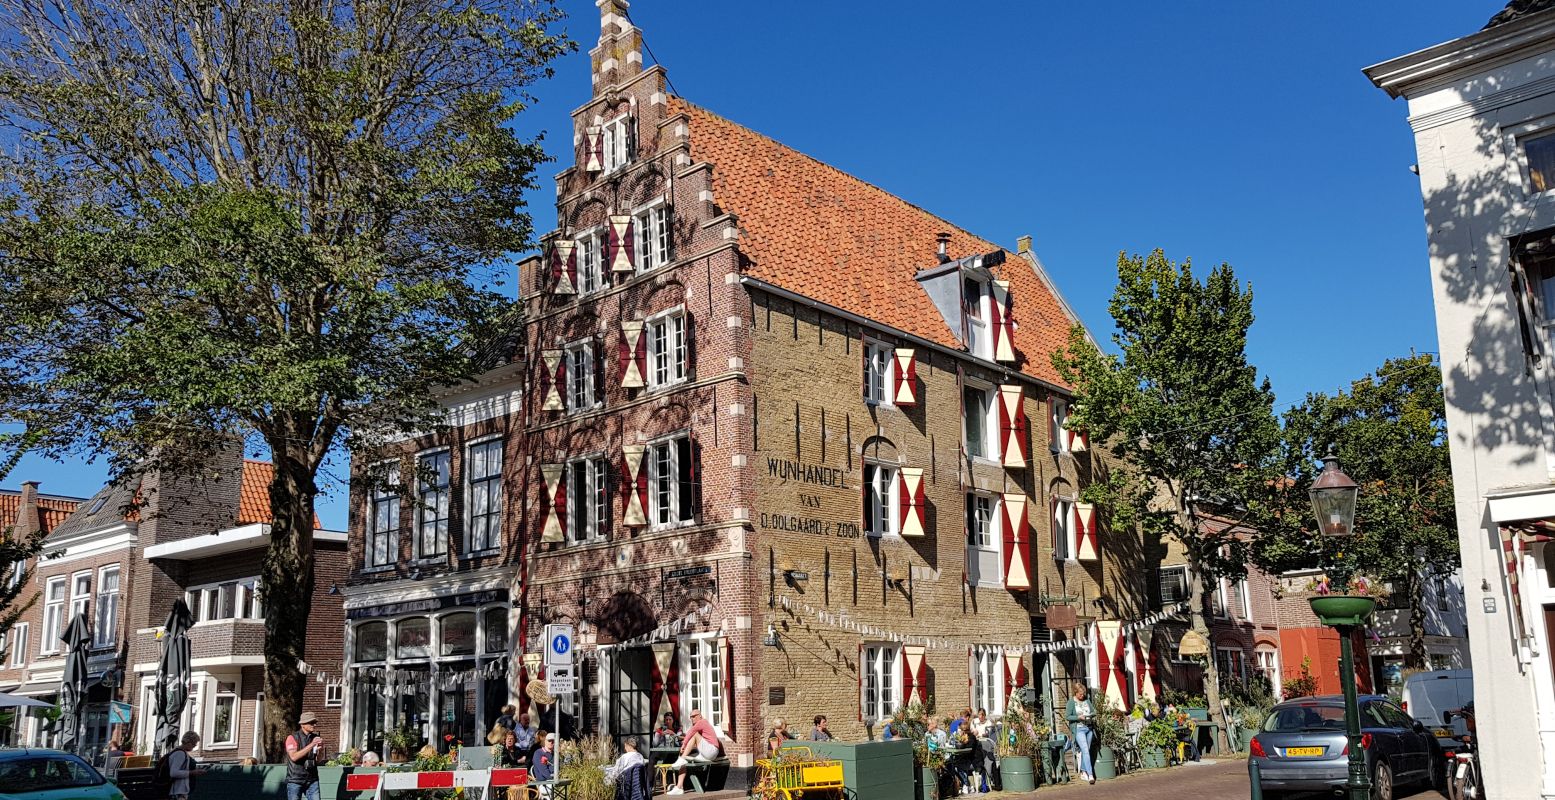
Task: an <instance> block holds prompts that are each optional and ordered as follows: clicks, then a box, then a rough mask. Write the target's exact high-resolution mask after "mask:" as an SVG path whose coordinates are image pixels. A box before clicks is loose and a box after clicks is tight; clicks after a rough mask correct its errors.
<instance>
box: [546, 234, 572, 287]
mask: <svg viewBox="0 0 1555 800" xmlns="http://www.w3.org/2000/svg"><path fill="white" fill-rule="evenodd" d="M577 291H578V243H577V242H574V241H573V240H571V239H557V240H556V241H553V242H551V293H552V294H576V293H577Z"/></svg>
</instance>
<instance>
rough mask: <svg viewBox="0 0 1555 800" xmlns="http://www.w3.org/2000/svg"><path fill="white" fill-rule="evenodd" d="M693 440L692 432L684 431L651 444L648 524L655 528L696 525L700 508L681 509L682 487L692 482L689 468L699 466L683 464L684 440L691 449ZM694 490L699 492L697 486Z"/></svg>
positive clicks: (647, 454) (649, 447)
mask: <svg viewBox="0 0 1555 800" xmlns="http://www.w3.org/2000/svg"><path fill="white" fill-rule="evenodd" d="M690 440H691V437H690V434H689V433H686V432H684V431H682V432H680V433H677V434H674V435H672V436H666V437H664V438H662V439H655V440H654V441H652V442H649V443H648V450H647V452H646V454H645V457H646V458H647V460H648V525H649V527H650V528H651V529H655V530H665V529H669V528H679V527H683V526H686V525H694V524H696V509H695V508H694V507H693V508H681V487H682V485H683V484H685V483H689V482H691V473H690V472H689V471H688V470H695V469H696V468H697V467H698V466H699V465H696V464H689V465H687V464H682V463H681V454H680V443H681V442H682V441H684V442H686V443H687V447H686V449H687V451H688V452H689V451H690V450H691V447H690ZM693 457H695V455H694V454H693ZM666 469H667V470H668V471H669V473H668V476H667V478H668V479H667V480H666V476H665V474H664V471H665V470H666ZM690 491H691V492H695V491H696V489H695V488H693V489H691V490H690ZM694 501H695V498H693V502H694Z"/></svg>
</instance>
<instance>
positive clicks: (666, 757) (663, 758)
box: [648, 747, 680, 790]
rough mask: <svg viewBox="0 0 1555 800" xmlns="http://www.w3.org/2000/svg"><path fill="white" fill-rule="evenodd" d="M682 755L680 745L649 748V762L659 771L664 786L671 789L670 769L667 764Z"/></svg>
mask: <svg viewBox="0 0 1555 800" xmlns="http://www.w3.org/2000/svg"><path fill="white" fill-rule="evenodd" d="M679 757H680V748H679V747H650V748H648V763H649V765H651V766H652V767H654V769H655V770H656V771H657V772H658V773H659V777H660V778H661V779H662V780H661V783H663V784H664V788H665V789H666V790H667V789H669V780H670V778H669V769H668V767H667V766H665V765H667V764H669V763H670V762H673V761H674V760H675V759H677V758H679Z"/></svg>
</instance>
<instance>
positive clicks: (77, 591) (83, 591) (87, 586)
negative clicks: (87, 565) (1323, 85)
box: [60, 569, 92, 633]
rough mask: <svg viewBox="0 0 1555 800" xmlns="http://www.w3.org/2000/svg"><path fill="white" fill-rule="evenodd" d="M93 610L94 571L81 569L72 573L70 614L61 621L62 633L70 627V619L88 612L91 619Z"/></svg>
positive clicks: (88, 618)
mask: <svg viewBox="0 0 1555 800" xmlns="http://www.w3.org/2000/svg"><path fill="white" fill-rule="evenodd" d="M91 612H92V571H91V570H89V569H87V570H81V571H80V572H74V573H71V575H70V615H69V616H67V617H65V621H64V622H62V623H61V627H60V633H64V631H65V629H66V628H69V627H70V621H71V620H73V619H75V618H76V617H77V616H78V615H81V614H86V615H88V616H87V620H88V621H90V620H91V619H92V618H91V616H90V614H91Z"/></svg>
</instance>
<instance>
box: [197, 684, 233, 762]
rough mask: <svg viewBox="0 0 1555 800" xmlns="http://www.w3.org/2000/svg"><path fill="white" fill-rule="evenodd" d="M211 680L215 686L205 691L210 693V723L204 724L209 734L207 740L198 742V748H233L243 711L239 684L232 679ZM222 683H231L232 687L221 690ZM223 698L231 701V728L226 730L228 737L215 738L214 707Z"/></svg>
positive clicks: (219, 703)
mask: <svg viewBox="0 0 1555 800" xmlns="http://www.w3.org/2000/svg"><path fill="white" fill-rule="evenodd" d="M212 682H213V683H215V687H214V688H213V689H212V690H211V691H209V692H207V693H206V694H208V695H210V712H209V713H210V724H209V725H208V726H206V730H208V731H210V736H209V741H206V742H201V743H200V749H202V750H228V749H231V748H235V747H237V746H238V731H239V730H240V726H241V717H242V711H243V702H242V700H241V699H240V698H241V696H242V695H241V693H240V692H239V689H240V686H239V684H238V682H237V681H235V680H234V681H222V680H219V679H217V680H213V681H212ZM223 683H229V684H231V686H232V688H231V689H228V690H223V689H222V688H221V685H222V684H223ZM223 700H230V701H231V702H232V724H231V725H230V726H229V727H230V728H231V730H230V731H229V732H228V733H229V736H230V738H227V739H217V738H216V709H217V708H218V707H219V706H220V705H221V704H222V701H223Z"/></svg>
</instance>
